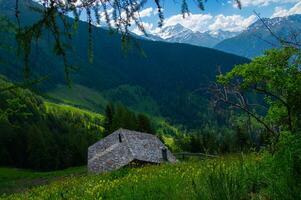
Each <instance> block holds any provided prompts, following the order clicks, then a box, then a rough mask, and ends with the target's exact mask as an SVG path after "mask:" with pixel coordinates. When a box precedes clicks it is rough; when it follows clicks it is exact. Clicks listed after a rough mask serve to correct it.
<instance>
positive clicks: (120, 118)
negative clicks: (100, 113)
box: [104, 103, 154, 135]
mask: <svg viewBox="0 0 301 200" xmlns="http://www.w3.org/2000/svg"><path fill="white" fill-rule="evenodd" d="M104 127H105V135H109V134H111V133H113V132H114V131H116V130H117V129H120V128H125V129H129V130H136V131H140V132H145V133H151V134H154V129H153V125H152V123H151V120H150V119H149V117H148V116H147V115H145V114H142V113H139V114H136V113H135V112H133V111H131V110H129V109H128V108H126V107H124V106H123V105H121V104H117V105H114V104H112V103H110V104H108V105H107V107H106V116H105V126H104Z"/></svg>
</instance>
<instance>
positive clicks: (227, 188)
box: [1, 154, 289, 200]
mask: <svg viewBox="0 0 301 200" xmlns="http://www.w3.org/2000/svg"><path fill="white" fill-rule="evenodd" d="M263 156H264V155H263V154H261V155H260V154H252V155H247V156H244V155H235V156H224V157H221V158H215V159H206V160H195V161H185V162H184V161H183V162H178V163H176V164H162V165H147V166H144V167H141V168H140V167H139V168H138V167H137V168H135V167H132V168H123V169H121V170H118V171H115V172H111V173H105V174H100V175H92V174H86V173H85V172H84V168H75V169H69V170H66V171H65V174H64V173H62V172H51V173H44V174H41V173H37V174H36V173H32V174H30V173H25V174H23V173H21V174H19V175H18V173H17V175H16V174H15V173H12V174H11V175H12V176H17V177H19V178H20V176H21V178H24V177H22V176H23V175H25V177H26V176H28V177H30V178H36V177H40V176H45V177H48V178H49V177H61V178H57V179H52V180H53V181H52V182H51V183H50V184H48V185H43V186H37V187H34V188H32V189H30V190H27V191H25V192H21V193H14V194H2V196H1V199H216V200H218V199H220V200H222V199H227V200H230V199H281V194H282V193H281V192H284V191H281V192H280V191H277V185H270V183H272V182H273V181H272V179H273V177H272V175H271V174H270V171H269V170H270V168H269V167H268V166H269V165H268V164H267V162H266V160H267V159H263ZM263 160H264V161H263ZM1 172H3V169H2V171H1ZM70 174H73V175H74V174H79V176H70ZM68 175H69V176H68ZM1 176H3V174H2V173H1ZM62 176H63V177H62ZM17 177H16V178H17ZM1 179H2V181H3V177H2V178H1ZM10 180H11V178H10ZM279 180H280V179H279ZM271 181H272V182H271ZM2 185H3V184H2ZM15 186H16V187H18V186H17V185H15ZM271 197H273V198H271ZM286 197H289V195H287V196H286ZM286 199H289V198H286Z"/></svg>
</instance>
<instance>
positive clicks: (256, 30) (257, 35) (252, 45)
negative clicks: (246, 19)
mask: <svg viewBox="0 0 301 200" xmlns="http://www.w3.org/2000/svg"><path fill="white" fill-rule="evenodd" d="M263 20H264V22H265V23H266V24H267V25H268V26H269V27H270V29H271V30H272V31H273V33H274V34H275V35H277V36H278V37H280V38H282V39H285V40H287V41H292V42H295V40H296V41H299V42H300V40H301V35H300V34H298V33H299V32H300V31H301V15H291V16H288V17H276V18H272V19H268V18H265V19H263ZM294 35H296V36H297V37H296V38H295V37H294ZM280 46H281V45H280V43H279V41H277V40H276V38H275V37H273V36H272V34H271V33H270V32H269V30H268V29H267V28H266V26H265V25H264V24H263V23H262V21H261V20H258V21H257V22H255V23H254V24H252V25H251V26H250V27H249V28H248V29H247V30H245V31H244V32H242V33H241V34H239V35H238V36H236V37H233V38H230V39H226V40H224V41H222V42H220V43H219V44H217V45H216V46H215V47H214V48H215V49H218V50H221V51H225V52H229V53H233V54H236V55H240V56H244V57H248V58H253V57H256V56H260V55H263V53H264V51H266V50H268V49H271V48H278V47H280Z"/></svg>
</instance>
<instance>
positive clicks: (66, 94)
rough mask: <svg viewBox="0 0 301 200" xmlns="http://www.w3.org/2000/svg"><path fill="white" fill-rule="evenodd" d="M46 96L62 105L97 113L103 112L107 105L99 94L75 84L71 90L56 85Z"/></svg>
mask: <svg viewBox="0 0 301 200" xmlns="http://www.w3.org/2000/svg"><path fill="white" fill-rule="evenodd" d="M47 95H48V96H49V97H50V98H52V99H56V100H58V101H61V102H62V103H64V104H69V105H73V106H78V107H82V108H85V109H89V110H95V111H98V112H104V110H105V107H106V105H107V104H108V101H107V100H106V99H105V98H104V97H103V96H102V94H101V93H100V92H98V91H95V90H93V89H90V88H87V87H84V86H81V85H77V84H74V85H72V87H71V88H69V87H68V86H65V85H58V86H57V87H56V88H55V89H53V90H51V91H49V92H48V93H47Z"/></svg>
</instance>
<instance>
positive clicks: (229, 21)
mask: <svg viewBox="0 0 301 200" xmlns="http://www.w3.org/2000/svg"><path fill="white" fill-rule="evenodd" d="M255 20H256V16H255V15H251V16H250V17H248V18H244V17H242V16H241V15H231V16H224V15H217V16H216V17H215V19H214V22H213V23H212V24H211V25H210V26H209V27H208V28H209V30H210V31H217V30H219V29H221V30H224V31H231V32H237V31H242V30H244V29H246V28H247V27H248V26H249V25H251V24H252V23H253V22H255Z"/></svg>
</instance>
